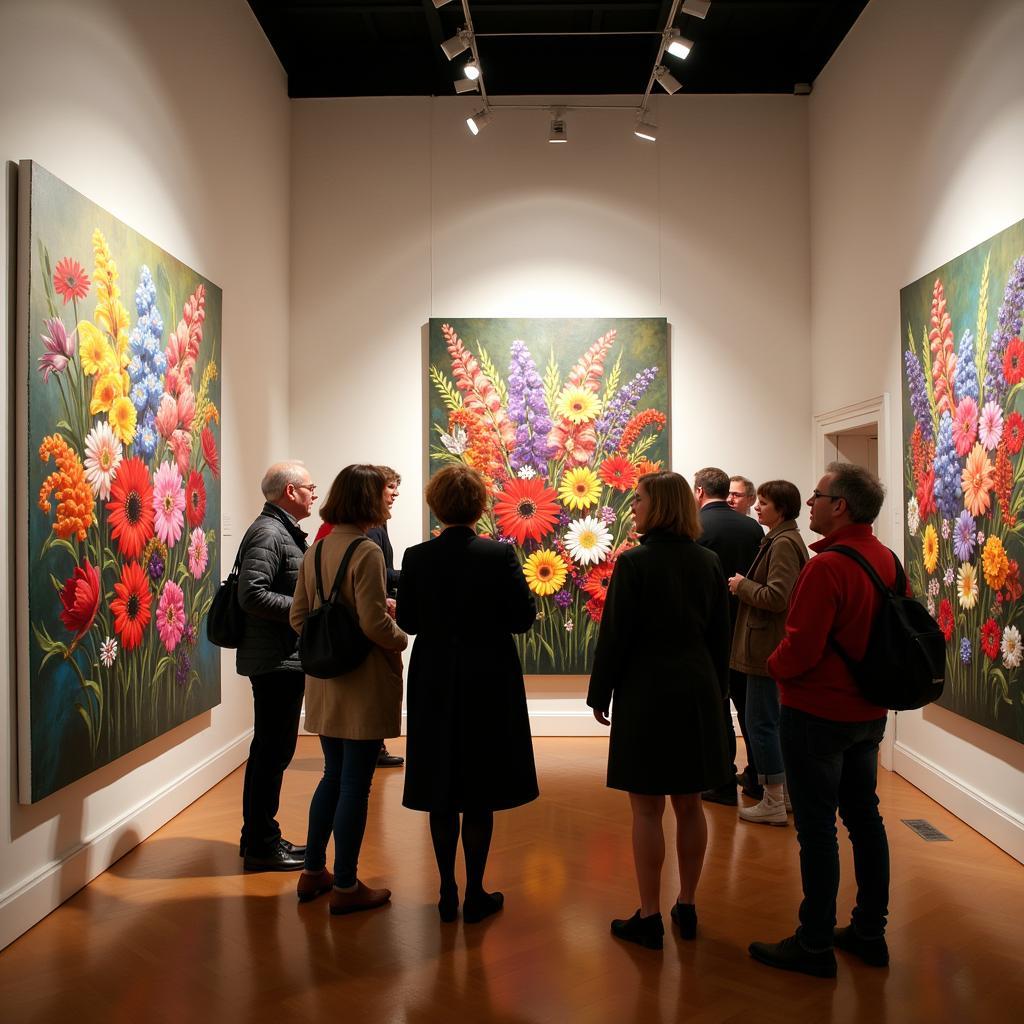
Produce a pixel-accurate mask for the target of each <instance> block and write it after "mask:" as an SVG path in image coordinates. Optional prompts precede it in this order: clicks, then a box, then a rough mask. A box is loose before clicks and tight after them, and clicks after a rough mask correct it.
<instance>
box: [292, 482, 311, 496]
mask: <svg viewBox="0 0 1024 1024" xmlns="http://www.w3.org/2000/svg"><path fill="white" fill-rule="evenodd" d="M293 486H294V487H295V489H296V490H298V489H299V488H300V487H304V488H305V489H306V490H307V491H309V493H310V494H316V484H294V485H293Z"/></svg>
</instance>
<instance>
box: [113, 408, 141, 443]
mask: <svg viewBox="0 0 1024 1024" xmlns="http://www.w3.org/2000/svg"><path fill="white" fill-rule="evenodd" d="M135 427H136V415H135V406H134V405H132V400H131V399H130V398H125V397H124V396H121V397H120V398H115V399H114V402H113V404H112V405H111V407H110V429H111V430H112V431H113V432H114V434H115V435H116V436H117V438H118V440H119V441H120V442H121V443H122V444H131V443H132V441H134V440H135Z"/></svg>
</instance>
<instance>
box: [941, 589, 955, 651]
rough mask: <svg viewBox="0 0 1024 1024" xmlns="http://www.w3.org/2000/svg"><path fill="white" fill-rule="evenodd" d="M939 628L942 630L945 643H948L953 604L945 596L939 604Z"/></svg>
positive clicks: (951, 627) (950, 634) (950, 632)
mask: <svg viewBox="0 0 1024 1024" xmlns="http://www.w3.org/2000/svg"><path fill="white" fill-rule="evenodd" d="M939 629H941V630H942V635H943V636H944V637H945V638H946V643H949V638H950V637H951V636H952V635H953V606H952V605H951V604H950V603H949V600H948V599H947V598H945V597H944V598H943V599H942V602H941V603H940V604H939Z"/></svg>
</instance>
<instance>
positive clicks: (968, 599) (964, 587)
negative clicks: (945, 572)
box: [956, 562, 978, 609]
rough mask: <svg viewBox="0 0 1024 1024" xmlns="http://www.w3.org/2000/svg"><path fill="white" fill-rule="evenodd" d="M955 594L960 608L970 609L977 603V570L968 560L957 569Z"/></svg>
mask: <svg viewBox="0 0 1024 1024" xmlns="http://www.w3.org/2000/svg"><path fill="white" fill-rule="evenodd" d="M956 596H957V599H958V600H959V602H960V607H961V608H967V609H971V608H973V607H974V606H975V605H976V604H977V603H978V572H977V570H976V569H975V568H974V566H973V565H971V563H970V562H964V564H963V565H961V566H960V568H959V569H958V570H957V574H956Z"/></svg>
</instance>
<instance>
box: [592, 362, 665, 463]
mask: <svg viewBox="0 0 1024 1024" xmlns="http://www.w3.org/2000/svg"><path fill="white" fill-rule="evenodd" d="M657 375H658V368H657V367H656V366H648V367H647V368H646V369H643V370H641V371H640V372H639V373H638V374H637V375H636V376H635V377H634V378H633V379H632V380H631V381H630V382H629V383H628V384H623V385H622V387H621V388H619V390H618V391H616V392H615V395H614V396H613V397H612V398H611V399H610V401H609V402H608V405H607V406H606V407H605V410H604V412H603V413H602V414H601V415H600V416H598V418H597V419H596V420H595V421H594V426H595V427H596V428H597V432H598V434H599V435H602V434H603V435H604V444H603V446H602V447H603V448H604V450H605V451H606V452H614V451H615V450H616V449H617V448H618V447H619V441H621V440H622V432H623V431H624V430H625V429H626V424H627V423H628V422H629V418H630V417H631V416H632V415H633V411H634V410H635V409H636V407H637V403H638V402H639V401H640V399H641V398H643V396H644V392H645V391H646V390H647V389H648V388H649V387H650V386H651V382H652V381H653V380H654V378H655V377H656V376H657Z"/></svg>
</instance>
